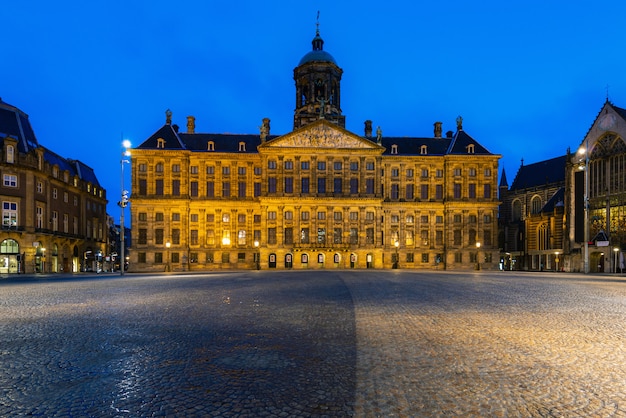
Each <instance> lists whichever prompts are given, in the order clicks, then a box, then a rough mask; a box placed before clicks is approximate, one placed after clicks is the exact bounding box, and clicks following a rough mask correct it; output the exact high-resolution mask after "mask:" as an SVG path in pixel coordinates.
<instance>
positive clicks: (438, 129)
mask: <svg viewBox="0 0 626 418" xmlns="http://www.w3.org/2000/svg"><path fill="white" fill-rule="evenodd" d="M434 125H435V138H441V122H435V124H434Z"/></svg>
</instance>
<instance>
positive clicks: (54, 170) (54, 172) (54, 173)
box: [52, 166, 59, 179]
mask: <svg viewBox="0 0 626 418" xmlns="http://www.w3.org/2000/svg"><path fill="white" fill-rule="evenodd" d="M52 177H54V178H55V179H56V178H58V177H59V167H56V166H54V167H52Z"/></svg>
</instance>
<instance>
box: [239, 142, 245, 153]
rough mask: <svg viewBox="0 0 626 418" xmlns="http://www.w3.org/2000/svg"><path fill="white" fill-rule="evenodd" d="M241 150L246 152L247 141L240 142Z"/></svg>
mask: <svg viewBox="0 0 626 418" xmlns="http://www.w3.org/2000/svg"><path fill="white" fill-rule="evenodd" d="M239 152H246V143H245V142H240V143H239Z"/></svg>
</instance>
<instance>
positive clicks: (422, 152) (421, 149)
mask: <svg viewBox="0 0 626 418" xmlns="http://www.w3.org/2000/svg"><path fill="white" fill-rule="evenodd" d="M420 154H422V155H426V154H428V147H427V146H426V145H422V146H421V147H420Z"/></svg>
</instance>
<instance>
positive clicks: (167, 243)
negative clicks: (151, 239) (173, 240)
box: [165, 241, 172, 271]
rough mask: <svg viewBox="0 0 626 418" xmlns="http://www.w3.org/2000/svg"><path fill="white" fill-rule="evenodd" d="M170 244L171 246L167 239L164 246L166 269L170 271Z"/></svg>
mask: <svg viewBox="0 0 626 418" xmlns="http://www.w3.org/2000/svg"><path fill="white" fill-rule="evenodd" d="M171 246H172V244H170V242H169V241H167V242H166V243H165V248H167V254H166V257H167V271H171V270H172V268H171V266H170V260H171V258H170V247H171Z"/></svg>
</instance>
